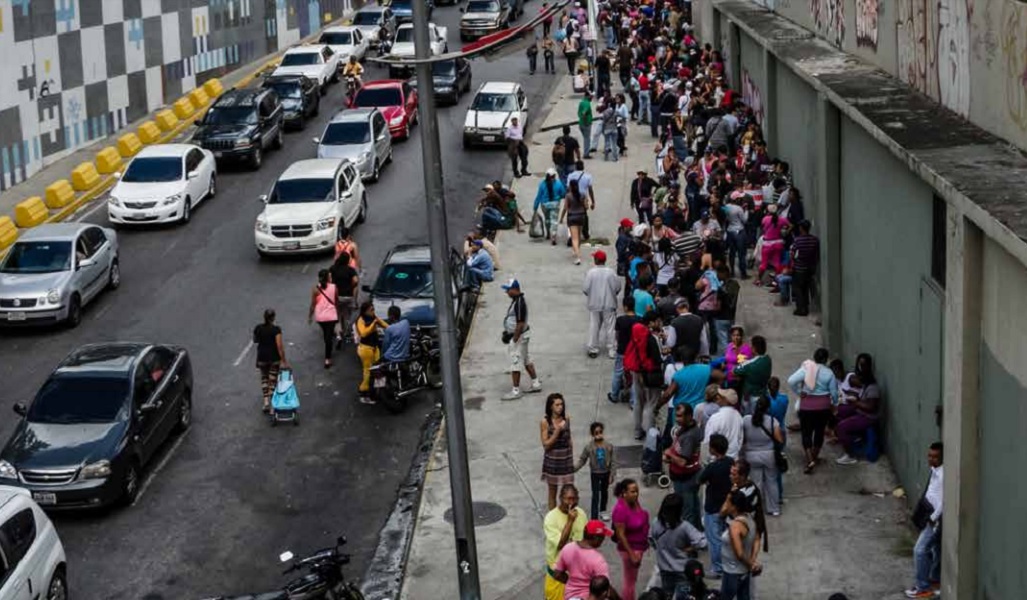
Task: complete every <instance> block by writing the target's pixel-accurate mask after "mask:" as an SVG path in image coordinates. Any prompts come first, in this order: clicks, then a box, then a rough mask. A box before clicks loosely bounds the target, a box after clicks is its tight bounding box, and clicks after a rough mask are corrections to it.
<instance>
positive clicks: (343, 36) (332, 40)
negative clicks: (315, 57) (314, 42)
mask: <svg viewBox="0 0 1027 600" xmlns="http://www.w3.org/2000/svg"><path fill="white" fill-rule="evenodd" d="M321 43H322V44H328V45H330V46H350V45H352V44H353V34H352V33H351V32H349V31H327V32H325V33H322V34H321Z"/></svg>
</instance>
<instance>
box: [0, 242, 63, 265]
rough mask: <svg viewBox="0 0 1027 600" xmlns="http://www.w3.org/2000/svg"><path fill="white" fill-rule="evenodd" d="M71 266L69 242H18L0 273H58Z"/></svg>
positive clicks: (9, 253)
mask: <svg viewBox="0 0 1027 600" xmlns="http://www.w3.org/2000/svg"><path fill="white" fill-rule="evenodd" d="M70 268H71V242H18V243H17V244H15V245H14V247H13V248H11V251H10V252H8V253H7V260H6V261H4V266H3V268H0V273H58V272H60V271H67V270H68V269H70Z"/></svg>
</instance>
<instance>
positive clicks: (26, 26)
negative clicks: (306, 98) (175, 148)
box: [0, 0, 353, 190]
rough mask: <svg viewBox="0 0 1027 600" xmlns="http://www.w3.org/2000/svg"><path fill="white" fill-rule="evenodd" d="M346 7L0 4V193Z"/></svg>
mask: <svg viewBox="0 0 1027 600" xmlns="http://www.w3.org/2000/svg"><path fill="white" fill-rule="evenodd" d="M352 2H353V0H9V1H0V56H3V57H4V58H3V60H0V190H2V189H6V188H8V187H10V186H12V185H14V184H16V183H18V182H20V181H23V180H25V179H26V178H28V177H30V176H31V175H32V174H33V173H35V172H36V171H38V170H39V169H41V168H42V167H43V166H45V165H47V164H49V163H51V162H53V161H56V160H58V159H60V158H61V157H63V156H65V155H66V154H67V153H68V152H70V151H71V150H74V149H76V148H79V147H81V146H83V145H86V144H89V143H91V142H93V141H94V140H97V139H99V138H102V137H104V136H106V135H108V134H110V133H113V132H115V131H117V130H119V129H121V128H123V127H125V126H127V125H128V124H129V123H131V122H132V121H134V120H136V119H138V118H140V117H142V116H143V115H145V114H146V113H148V112H150V111H152V110H154V109H156V108H157V107H160V106H162V105H164V104H165V103H167V102H168V101H173V100H174V99H175V98H177V97H178V96H180V95H181V94H182V93H183V92H188V91H189V90H191V89H193V88H194V87H196V86H197V85H199V84H202V83H203V82H204V81H206V80H207V79H210V78H211V77H217V76H219V75H221V74H223V73H224V72H226V71H228V70H231V69H234V68H237V67H239V66H241V65H244V64H246V63H247V62H250V61H252V60H255V59H257V58H259V57H261V56H263V55H266V54H268V53H270V52H274V51H276V50H278V49H279V48H282V47H285V46H288V45H289V44H292V43H294V42H296V41H298V40H299V39H300V38H302V37H303V36H306V35H307V34H309V33H310V32H312V31H315V30H316V29H317V28H318V27H319V26H320V24H321V23H322V22H323V21H324V20H325V18H326V17H328V16H329V15H335V16H340V15H341V14H342V13H343V12H344V10H345V9H346V8H347V7H349V6H350V5H351V4H352Z"/></svg>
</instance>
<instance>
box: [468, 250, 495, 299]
mask: <svg viewBox="0 0 1027 600" xmlns="http://www.w3.org/2000/svg"><path fill="white" fill-rule="evenodd" d="M468 251H469V252H470V254H469V255H468V256H467V285H469V286H471V288H473V289H475V290H477V289H478V288H480V287H481V284H482V282H483V281H492V271H493V269H494V266H493V263H492V257H491V256H489V253H488V252H485V251H483V250H482V241H481V240H472V241H471V246H470V248H468Z"/></svg>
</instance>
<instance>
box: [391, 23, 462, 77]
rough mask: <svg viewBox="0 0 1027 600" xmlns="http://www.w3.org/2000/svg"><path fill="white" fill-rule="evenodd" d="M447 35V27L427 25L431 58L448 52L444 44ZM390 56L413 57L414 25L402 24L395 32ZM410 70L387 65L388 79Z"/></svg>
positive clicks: (409, 68)
mask: <svg viewBox="0 0 1027 600" xmlns="http://www.w3.org/2000/svg"><path fill="white" fill-rule="evenodd" d="M448 34H449V28H448V27H439V26H437V25H435V23H428V41H429V42H431V54H432V56H438V55H439V54H445V53H446V52H449V44H448V43H446V36H447V35H448ZM390 54H391V55H392V56H396V57H399V58H413V57H414V25H413V24H412V23H404V24H402V25H400V26H399V29H397V30H396V40H395V41H394V42H393V43H392V52H390ZM411 70H413V67H412V66H409V67H406V66H402V65H389V77H399V76H401V75H403V74H406V73H408V72H410V71H411Z"/></svg>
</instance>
